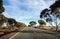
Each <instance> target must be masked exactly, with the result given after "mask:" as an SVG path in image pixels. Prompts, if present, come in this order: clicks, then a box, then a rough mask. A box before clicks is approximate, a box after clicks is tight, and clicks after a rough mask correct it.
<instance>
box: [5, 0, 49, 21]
mask: <svg viewBox="0 0 60 39" xmlns="http://www.w3.org/2000/svg"><path fill="white" fill-rule="evenodd" d="M8 2H9V4H10V5H7V6H6V5H4V7H5V9H6V11H5V12H4V15H5V16H7V17H11V18H15V19H16V20H17V21H19V20H21V21H22V20H24V19H34V18H35V17H37V18H38V17H39V14H40V12H41V10H42V9H44V8H48V7H49V6H48V5H49V4H47V3H46V2H45V0H8ZM21 7H22V8H21ZM24 9H25V10H24ZM37 20H38V19H37Z"/></svg>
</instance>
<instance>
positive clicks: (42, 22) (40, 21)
mask: <svg viewBox="0 0 60 39" xmlns="http://www.w3.org/2000/svg"><path fill="white" fill-rule="evenodd" d="M38 23H39V24H40V25H46V22H45V21H44V20H38Z"/></svg>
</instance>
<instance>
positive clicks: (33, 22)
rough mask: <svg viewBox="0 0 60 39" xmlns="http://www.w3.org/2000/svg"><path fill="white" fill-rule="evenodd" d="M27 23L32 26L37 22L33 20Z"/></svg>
mask: <svg viewBox="0 0 60 39" xmlns="http://www.w3.org/2000/svg"><path fill="white" fill-rule="evenodd" d="M29 24H30V25H31V26H34V25H36V24H37V23H36V22H35V21H30V22H29Z"/></svg>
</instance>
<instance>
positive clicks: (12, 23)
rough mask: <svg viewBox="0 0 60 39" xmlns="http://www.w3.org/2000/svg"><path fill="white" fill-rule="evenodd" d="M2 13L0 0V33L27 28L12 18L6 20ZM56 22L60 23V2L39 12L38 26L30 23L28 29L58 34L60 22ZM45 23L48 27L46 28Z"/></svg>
mask: <svg viewBox="0 0 60 39" xmlns="http://www.w3.org/2000/svg"><path fill="white" fill-rule="evenodd" d="M4 11H5V8H4V7H3V0H0V33H1V32H11V31H15V30H21V29H23V28H25V27H27V25H26V24H25V23H22V22H18V21H16V20H15V19H14V18H7V17H6V16H4V15H3V14H2V13H3V12H4ZM58 21H60V0H58V1H56V2H55V3H54V4H52V5H51V6H50V7H49V8H46V9H43V10H42V11H41V12H40V19H39V20H38V21H37V22H38V23H39V25H36V24H37V22H35V21H30V22H29V25H28V27H34V28H38V29H43V30H48V31H59V32H60V22H58ZM47 23H49V24H50V25H48V26H46V25H47ZM53 23H54V25H55V26H54V25H53ZM4 24H6V26H4Z"/></svg>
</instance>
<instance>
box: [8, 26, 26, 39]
mask: <svg viewBox="0 0 60 39" xmlns="http://www.w3.org/2000/svg"><path fill="white" fill-rule="evenodd" d="M25 28H26V27H25ZM25 28H24V29H25ZM24 29H22V30H21V31H23V30H24ZM17 34H19V32H18V33H16V34H15V35H13V36H11V37H10V38H9V39H12V38H13V37H15V36H16V35H17Z"/></svg>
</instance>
